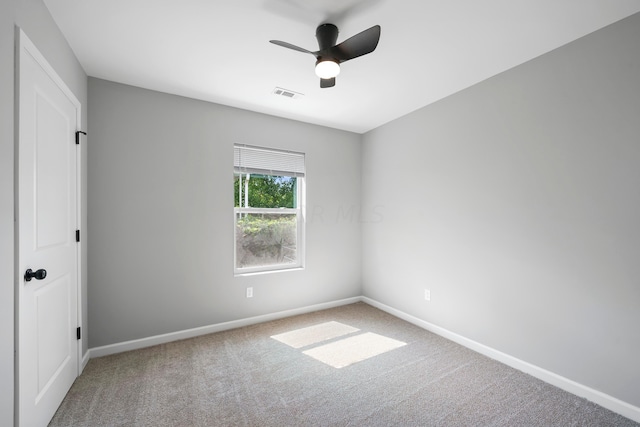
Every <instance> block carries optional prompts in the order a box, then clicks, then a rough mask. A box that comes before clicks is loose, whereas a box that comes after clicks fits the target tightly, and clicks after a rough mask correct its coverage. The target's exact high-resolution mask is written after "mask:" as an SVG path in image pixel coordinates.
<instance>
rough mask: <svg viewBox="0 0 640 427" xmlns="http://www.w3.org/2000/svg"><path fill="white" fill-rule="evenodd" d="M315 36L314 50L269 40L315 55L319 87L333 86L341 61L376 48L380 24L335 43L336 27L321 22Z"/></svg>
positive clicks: (272, 41)
mask: <svg viewBox="0 0 640 427" xmlns="http://www.w3.org/2000/svg"><path fill="white" fill-rule="evenodd" d="M316 38H317V39H318V46H319V47H320V49H319V50H317V51H315V52H311V51H310V50H307V49H303V48H301V47H298V46H295V45H292V44H291V43H287V42H283V41H280V40H269V41H270V42H271V43H273V44H276V45H278V46H282V47H286V48H288V49H293V50H297V51H298V52H303V53H309V54H311V55H313V56H315V57H316V74H317V76H318V77H320V87H321V88H327V87H333V86H335V85H336V76H337V75H338V74H339V73H340V64H341V63H342V62H346V61H349V60H350V59H353V58H357V57H359V56H362V55H366V54H367V53H371V52H373V51H374V50H375V49H376V47H377V46H378V41H379V40H380V25H374V26H373V27H371V28H369V29H368V30H364V31H363V32H361V33H358V34H356V35H355V36H353V37H351V38H348V39H347V40H345V41H343V42H342V43H340V44H339V45H336V41H337V40H338V27H336V26H335V25H333V24H321V25H320V26H318V28H317V29H316Z"/></svg>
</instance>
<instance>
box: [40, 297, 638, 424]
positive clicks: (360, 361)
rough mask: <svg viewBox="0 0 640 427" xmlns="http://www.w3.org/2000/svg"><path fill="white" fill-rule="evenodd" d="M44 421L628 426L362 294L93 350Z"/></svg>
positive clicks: (84, 422) (589, 403)
mask: <svg viewBox="0 0 640 427" xmlns="http://www.w3.org/2000/svg"><path fill="white" fill-rule="evenodd" d="M50 425H51V426H92V427H98V426H279V427H280V426H638V425H639V424H637V423H634V422H633V421H631V420H629V419H626V418H624V417H622V416H620V415H617V414H615V413H613V412H611V411H608V410H606V409H604V408H602V407H600V406H598V405H596V404H594V403H591V402H588V401H586V400H585V399H581V398H578V397H576V396H574V395H571V394H569V393H566V392H564V391H562V390H559V389H558V388H556V387H553V386H551V385H549V384H546V383H544V382H542V381H539V380H537V379H535V378H533V377H531V376H529V375H526V374H524V373H521V372H519V371H516V370H514V369H512V368H509V367H507V366H505V365H503V364H500V363H498V362H496V361H493V360H491V359H488V358H486V357H484V356H481V355H479V354H477V353H474V352H473V351H471V350H468V349H466V348H464V347H461V346H459V345H457V344H455V343H453V342H450V341H447V340H445V339H443V338H441V337H439V336H437V335H434V334H432V333H429V332H427V331H425V330H423V329H420V328H418V327H416V326H413V325H411V324H408V323H406V322H404V321H402V320H400V319H397V318H395V317H392V316H390V315H388V314H386V313H384V312H381V311H379V310H377V309H375V308H373V307H370V306H368V305H366V304H364V303H358V304H352V305H349V306H344V307H339V308H335V309H331V310H325V311H320V312H316V313H310V314H306V315H301V316H296V317H292V318H288V319H282V320H277V321H273V322H268V323H263V324H260V325H253V326H249V327H245V328H240V329H235V330H231V331H226V332H220V333H216V334H211V335H206V336H202V337H198V338H194V339H189V340H184V341H179V342H174V343H169V344H164V345H159V346H155V347H151V348H147V349H142V350H137V351H132V352H127V353H121V354H117V355H112V356H107V357H103V358H98V359H92V360H91V361H90V362H89V364H88V365H87V367H86V369H85V371H84V373H83V374H82V375H81V376H80V377H79V378H78V379H77V380H76V382H75V384H74V385H73V387H72V388H71V390H70V392H69V394H68V395H67V397H66V398H65V400H64V401H63V403H62V405H61V406H60V408H59V410H58V412H57V413H56V415H55V417H54V419H53V420H52V422H51V424H50Z"/></svg>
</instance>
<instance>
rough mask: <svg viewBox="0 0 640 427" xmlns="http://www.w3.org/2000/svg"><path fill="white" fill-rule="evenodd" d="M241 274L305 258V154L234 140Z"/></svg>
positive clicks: (292, 264) (237, 269)
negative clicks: (244, 143) (235, 142)
mask: <svg viewBox="0 0 640 427" xmlns="http://www.w3.org/2000/svg"><path fill="white" fill-rule="evenodd" d="M233 166H234V167H233V175H234V179H233V188H234V226H235V250H234V272H235V274H243V273H254V272H260V271H273V270H284V269H290V268H299V267H302V266H303V261H304V214H303V211H302V206H304V199H303V198H304V172H305V170H304V154H303V153H295V152H291V151H283V150H274V149H269V148H261V147H253V146H249V145H239V144H236V145H234V161H233Z"/></svg>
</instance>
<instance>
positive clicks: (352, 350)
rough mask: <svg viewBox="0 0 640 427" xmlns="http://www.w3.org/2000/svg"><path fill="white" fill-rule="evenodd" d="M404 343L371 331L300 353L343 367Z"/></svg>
mask: <svg viewBox="0 0 640 427" xmlns="http://www.w3.org/2000/svg"><path fill="white" fill-rule="evenodd" d="M404 345H407V343H404V342H402V341H397V340H394V339H392V338H387V337H384V336H382V335H378V334H374V333H373V332H366V333H364V334H360V335H356V336H353V337H350V338H345V339H343V340H340V341H336V342H332V343H330V344H325V345H322V346H319V347H315V348H312V349H310V350H306V351H303V352H302V353H303V354H306V355H307V356H311V357H313V358H314V359H316V360H319V361H320V362H323V363H326V364H327V365H329V366H333V367H334V368H344V367H345V366H349V365H352V364H354V363H357V362H361V361H363V360H366V359H369V358H371V357H374V356H377V355H379V354H382V353H386V352H387V351H391V350H395V349H396V348H399V347H402V346H404Z"/></svg>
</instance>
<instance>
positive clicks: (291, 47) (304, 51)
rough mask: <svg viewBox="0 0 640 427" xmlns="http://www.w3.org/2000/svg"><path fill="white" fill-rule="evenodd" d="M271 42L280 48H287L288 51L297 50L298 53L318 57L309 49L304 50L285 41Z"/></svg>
mask: <svg viewBox="0 0 640 427" xmlns="http://www.w3.org/2000/svg"><path fill="white" fill-rule="evenodd" d="M269 42H271V43H273V44H276V45H278V46H282V47H286V48H288V49H293V50H297V51H298V52H302V53H310V54H311V55H313V56H316V54H315V53H314V52H311V51H310V50H307V49H303V48H301V47H298V46H296V45H293V44H291V43H287V42H283V41H280V40H269Z"/></svg>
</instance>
